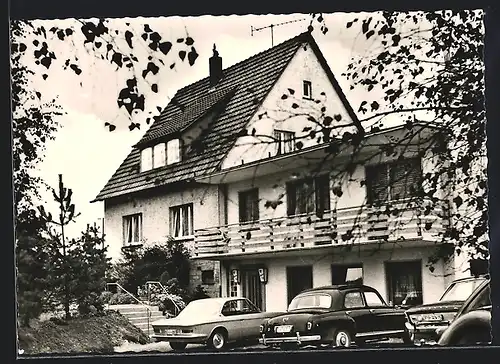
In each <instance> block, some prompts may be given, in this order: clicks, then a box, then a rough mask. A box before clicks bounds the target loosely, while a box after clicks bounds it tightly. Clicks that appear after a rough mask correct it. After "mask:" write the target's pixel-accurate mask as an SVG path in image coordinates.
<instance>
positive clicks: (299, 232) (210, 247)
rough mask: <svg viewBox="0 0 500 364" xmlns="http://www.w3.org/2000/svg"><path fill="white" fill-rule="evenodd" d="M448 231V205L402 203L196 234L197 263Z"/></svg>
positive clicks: (435, 237)
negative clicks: (224, 256) (201, 259)
mask: <svg viewBox="0 0 500 364" xmlns="http://www.w3.org/2000/svg"><path fill="white" fill-rule="evenodd" d="M447 225H448V207H447V204H446V203H445V202H442V201H440V202H438V203H436V202H433V203H431V202H430V201H398V202H397V203H391V204H389V205H385V206H382V207H369V206H359V207H353V208H346V209H338V210H332V211H326V212H324V213H323V214H322V215H321V216H318V215H317V214H315V213H313V214H305V215H296V216H290V217H283V218H276V219H266V220H259V221H255V222H249V223H241V224H233V225H226V226H218V227H213V228H207V229H198V230H196V231H195V244H194V253H195V256H196V257H213V256H217V255H220V254H245V253H247V254H251V253H259V252H270V251H281V250H287V249H290V248H299V249H300V248H311V247H316V246H321V245H346V244H366V243H370V242H384V241H388V242H391V241H398V240H411V239H422V240H429V241H437V240H438V239H442V234H443V232H444V231H445V229H446V226H447Z"/></svg>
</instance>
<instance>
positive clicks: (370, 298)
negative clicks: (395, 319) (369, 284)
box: [365, 291, 385, 307]
mask: <svg viewBox="0 0 500 364" xmlns="http://www.w3.org/2000/svg"><path fill="white" fill-rule="evenodd" d="M365 302H366V305H367V306H368V307H380V306H385V302H384V301H383V300H382V298H380V296H379V295H378V294H376V293H375V292H372V291H365Z"/></svg>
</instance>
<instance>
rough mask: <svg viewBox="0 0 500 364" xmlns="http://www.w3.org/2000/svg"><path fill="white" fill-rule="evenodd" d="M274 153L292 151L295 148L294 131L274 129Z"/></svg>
mask: <svg viewBox="0 0 500 364" xmlns="http://www.w3.org/2000/svg"><path fill="white" fill-rule="evenodd" d="M274 139H275V141H276V155H280V154H286V153H290V152H293V151H294V149H295V133H294V132H291V131H283V130H275V131H274Z"/></svg>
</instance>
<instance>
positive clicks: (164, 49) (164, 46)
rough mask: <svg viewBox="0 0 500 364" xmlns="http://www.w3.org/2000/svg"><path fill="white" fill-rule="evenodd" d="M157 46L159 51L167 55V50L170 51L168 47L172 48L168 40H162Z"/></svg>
mask: <svg viewBox="0 0 500 364" xmlns="http://www.w3.org/2000/svg"><path fill="white" fill-rule="evenodd" d="M158 48H159V49H160V51H161V53H163V54H164V55H167V54H168V52H170V49H172V43H171V42H168V41H166V42H162V43H160V44H159V45H158Z"/></svg>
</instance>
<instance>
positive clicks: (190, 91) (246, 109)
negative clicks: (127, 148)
mask: <svg viewBox="0 0 500 364" xmlns="http://www.w3.org/2000/svg"><path fill="white" fill-rule="evenodd" d="M305 42H307V43H308V44H309V45H310V46H311V48H312V50H313V51H314V53H315V54H316V56H317V57H318V59H319V61H320V63H321V64H322V66H323V68H324V69H325V71H326V72H327V75H328V77H329V79H330V81H331V83H332V84H333V86H334V88H335V90H336V91H337V92H338V94H339V96H340V98H341V100H342V101H343V103H344V106H345V107H346V109H347V111H348V113H349V114H350V116H351V118H352V119H353V120H355V121H357V117H356V115H355V114H354V112H353V110H352V108H351V106H350V105H349V103H348V102H347V100H346V98H345V96H344V94H343V92H342V90H341V88H340V86H339V85H338V83H337V81H336V80H335V77H334V76H333V73H332V72H331V70H330V68H329V67H328V65H327V63H326V60H325V59H324V57H323V55H322V54H321V52H320V50H319V47H318V46H317V44H316V42H315V41H314V39H313V37H312V35H311V34H310V33H309V32H306V33H302V34H299V35H298V36H296V37H294V38H291V39H289V40H287V41H285V42H283V43H281V44H278V45H276V46H274V47H272V48H269V49H267V50H265V51H263V52H261V53H258V54H256V55H254V56H252V57H250V58H247V59H246V60H244V61H242V62H239V63H236V64H234V65H233V66H231V67H228V68H226V69H224V70H223V74H224V76H223V78H222V80H221V81H219V83H218V84H217V85H216V87H215V89H212V90H211V87H210V84H209V77H205V78H203V79H201V80H199V81H197V82H195V83H192V84H190V85H188V86H186V87H183V88H181V89H180V90H178V91H177V93H176V94H175V96H174V97H173V98H172V100H171V101H170V103H169V104H168V105H167V107H166V108H165V109H164V110H163V111H162V112H161V114H160V116H159V118H157V120H156V121H155V122H154V123H153V125H152V126H151V127H150V129H149V130H148V131H147V132H146V133H145V135H144V137H143V138H142V139H141V141H140V142H139V143H138V145H141V144H143V143H148V142H152V141H153V140H155V139H158V138H161V137H166V136H168V135H170V134H172V133H176V132H178V131H181V130H183V129H185V128H188V127H189V126H190V125H192V123H194V122H195V121H196V120H198V119H199V118H200V117H202V116H203V115H204V114H206V113H207V112H209V111H210V110H211V109H212V107H213V106H214V105H216V104H218V103H221V101H222V100H226V102H227V103H226V105H225V108H224V110H222V112H221V113H220V114H219V115H218V117H216V118H215V120H214V122H213V124H212V126H211V129H210V133H206V134H205V135H204V136H203V145H204V146H205V152H204V153H200V154H198V155H194V156H190V157H189V158H187V159H185V160H182V162H180V163H177V164H172V165H166V166H165V167H161V168H156V169H152V170H149V171H145V172H140V170H139V164H140V149H138V148H133V149H132V151H131V152H130V153H129V155H128V156H127V157H126V158H125V160H124V161H123V162H122V164H121V165H120V166H119V167H118V169H117V170H116V172H115V173H114V174H113V176H112V177H111V178H110V179H109V181H108V182H107V183H106V185H105V186H104V188H103V189H102V190H101V192H100V193H99V194H98V195H97V197H96V198H95V199H94V201H92V202H95V201H103V200H106V199H109V198H113V197H117V196H121V195H126V194H130V193H134V192H138V191H142V190H146V189H152V188H155V187H158V186H161V185H167V184H170V183H175V182H179V181H192V180H194V178H196V177H199V176H201V175H206V174H208V173H213V172H215V171H216V170H217V169H218V168H219V167H220V163H221V161H222V160H223V158H224V157H225V156H226V154H227V153H228V152H229V150H230V149H231V148H232V147H233V145H234V143H235V142H236V139H237V136H238V135H239V134H240V133H241V131H242V130H243V129H244V128H245V126H246V125H247V123H248V122H249V121H250V119H251V117H252V116H253V115H254V114H255V112H257V109H258V107H259V106H260V105H261V104H262V102H263V101H264V99H265V97H266V96H267V94H268V93H269V91H271V89H272V88H273V86H274V84H275V83H276V82H277V81H278V79H279V78H280V76H281V74H282V73H283V71H284V70H285V68H286V67H287V65H288V63H289V62H290V61H291V59H292V58H293V56H294V55H295V53H296V52H297V50H298V49H299V47H300V46H302V45H303V44H304V43H305Z"/></svg>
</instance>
